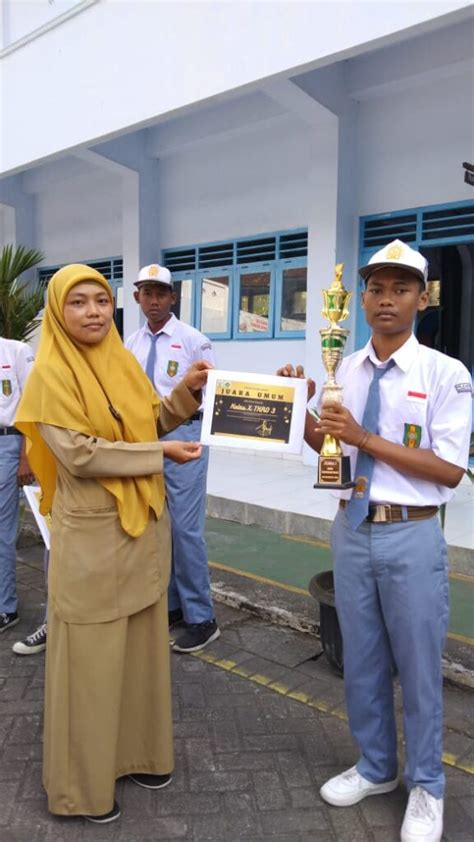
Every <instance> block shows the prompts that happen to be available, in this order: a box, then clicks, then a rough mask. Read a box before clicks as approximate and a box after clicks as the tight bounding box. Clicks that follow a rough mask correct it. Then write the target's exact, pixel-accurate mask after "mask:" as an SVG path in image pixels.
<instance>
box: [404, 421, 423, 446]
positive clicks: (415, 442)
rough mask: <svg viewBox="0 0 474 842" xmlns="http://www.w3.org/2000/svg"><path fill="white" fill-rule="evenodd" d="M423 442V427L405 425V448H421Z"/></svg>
mask: <svg viewBox="0 0 474 842" xmlns="http://www.w3.org/2000/svg"><path fill="white" fill-rule="evenodd" d="M420 442H421V427H419V426H418V424H405V429H404V433H403V444H404V445H405V447H410V448H412V447H419V446H420Z"/></svg>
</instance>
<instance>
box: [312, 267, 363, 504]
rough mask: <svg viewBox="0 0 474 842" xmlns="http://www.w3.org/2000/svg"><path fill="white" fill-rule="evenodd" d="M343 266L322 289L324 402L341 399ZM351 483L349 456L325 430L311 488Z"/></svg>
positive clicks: (345, 296) (346, 295)
mask: <svg viewBox="0 0 474 842" xmlns="http://www.w3.org/2000/svg"><path fill="white" fill-rule="evenodd" d="M343 269H344V264H343V263H338V264H337V266H336V268H335V273H334V280H333V282H332V284H331V286H330V287H329V289H324V290H323V298H324V307H323V310H322V314H323V316H324V318H325V319H328V320H329V327H324V328H321V330H320V331H319V332H320V334H321V347H322V356H323V363H324V367H325V369H326V371H327V373H328V379H327V381H326V383H325V384H324V385H323V389H322V403H323V406H324V404H325V403H329V401H332V402H334V403H342V386H339V385H338V384H337V383H336V371H337V369H338V368H339V366H340V364H341V361H342V356H343V353H344V346H345V344H346V340H347V337H348V336H349V331H348V330H346V329H345V328H343V327H339V325H338V322H340V321H344V319H347V317H348V315H349V310H348V309H347V305H348V304H349V301H350V300H351V298H352V292H348V291H347V290H346V289H344V287H343V285H342V272H343ZM354 485H355V483H354V482H352V480H351V465H350V460H349V456H344V455H343V452H342V449H341V445H340V444H339V442H338V440H337V439H336V438H334V436H330V435H328V433H326V435H325V436H324V441H323V446H322V448H321V451H320V455H319V462H318V481H317V482H316V483H315V485H314V488H352V487H353V486H354Z"/></svg>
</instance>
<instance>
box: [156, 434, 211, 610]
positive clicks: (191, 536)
mask: <svg viewBox="0 0 474 842" xmlns="http://www.w3.org/2000/svg"><path fill="white" fill-rule="evenodd" d="M200 437H201V421H191V422H190V423H189V424H182V425H181V426H180V427H178V428H177V429H176V430H173V432H172V433H168V435H166V436H163V440H164V441H166V440H179V441H199V439H200ZM208 462H209V450H208V448H207V447H204V448H203V453H202V456H201V458H200V459H196V460H195V461H192V462H187V463H186V464H185V465H177V464H176V463H175V462H172V461H171V459H165V482H166V494H167V499H168V508H169V512H170V518H171V532H172V541H173V563H172V568H171V578H170V584H169V588H168V608H169V610H170V611H175V610H176V609H178V608H181V610H182V612H183V615H184V619H185V621H186V623H206V622H208V621H209V620H212V619H213V618H214V608H213V604H212V598H211V583H210V578H209V565H208V560H207V548H206V542H205V539H204V526H205V518H206V480H207V466H208Z"/></svg>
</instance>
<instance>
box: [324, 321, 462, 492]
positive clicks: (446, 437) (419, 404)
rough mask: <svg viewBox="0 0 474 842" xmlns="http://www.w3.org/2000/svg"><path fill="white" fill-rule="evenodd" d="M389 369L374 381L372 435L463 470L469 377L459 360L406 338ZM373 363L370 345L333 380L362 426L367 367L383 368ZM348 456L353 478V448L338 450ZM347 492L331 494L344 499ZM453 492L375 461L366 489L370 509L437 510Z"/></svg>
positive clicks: (345, 362)
mask: <svg viewBox="0 0 474 842" xmlns="http://www.w3.org/2000/svg"><path fill="white" fill-rule="evenodd" d="M391 359H393V360H394V361H395V363H396V364H395V365H394V366H393V368H391V369H390V370H389V371H387V373H386V374H385V375H384V376H383V377H382V378H381V380H380V416H379V429H378V434H379V435H380V436H381V437H382V438H384V439H387V440H388V441H392V442H395V443H396V444H401V445H404V446H405V447H420V448H426V449H429V450H432V451H433V452H434V453H435V454H436V455H437V456H439V457H440V458H441V459H444V460H446V462H451V463H452V464H454V465H459V467H461V468H466V467H467V464H468V458H469V440H470V435H471V414H472V398H471V395H472V384H471V376H470V374H469V372H468V370H467V369H466V367H465V366H464V365H463V364H462V363H461V362H459V360H456V359H453V358H452V357H448V356H446V355H445V354H441V353H440V352H439V351H434V350H433V349H432V348H427V347H425V346H424V345H420V344H419V343H418V341H417V339H416V338H415V336H414V335H413V334H412V335H411V337H410V338H409V339H408V340H407V341H406V342H405V344H404V345H402V347H401V348H399V349H398V350H397V351H395V353H394V354H392V356H391ZM387 362H388V360H386V361H385V362H383V363H381V362H380V360H379V359H378V358H377V356H376V354H375V351H374V348H373V346H372V342H371V341H369V342H368V343H367V345H366V346H365V348H362V350H360V351H357V352H356V353H355V354H351V355H350V356H348V357H345V358H344V359H343V361H342V363H341V366H340V368H339V370H338V373H337V376H336V379H337V382H338V383H339V384H340V385H341V386H342V387H343V399H342V400H343V404H344V406H345V407H347V409H348V410H349V411H350V412H351V413H352V415H353V416H354V418H355V419H356V421H357V422H358V423H359V424H360V423H362V416H363V414H364V409H365V404H366V401H367V393H368V390H369V386H370V383H371V380H372V377H373V365H375V366H385V365H387ZM341 446H342V448H343V451H344V453H346V454H347V455H349V456H350V459H351V470H352V476H353V478H354V477H355V466H356V459H357V448H356V447H352V446H349V445H346V444H344V443H342V444H341ZM351 494H352V489H349V490H347V491H342V492H340V493H337V496H339V497H341V498H342V499H348V498H349V497H350V496H351ZM453 494H454V490H453V489H451V488H448V487H447V486H444V485H436V484H435V483H433V482H428V481H427V480H422V479H418V478H416V477H412V476H409V475H408V474H405V473H401V472H400V471H397V470H396V469H395V468H392V467H390V465H387V464H386V463H385V462H380V461H377V460H375V465H374V473H373V477H372V482H371V486H370V500H371V501H372V502H374V503H395V504H400V505H411V506H429V505H436V506H439V505H441V504H442V503H446V502H447V501H448V500H450V499H451V497H452V496H453Z"/></svg>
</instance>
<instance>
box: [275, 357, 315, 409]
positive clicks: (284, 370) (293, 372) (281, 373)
mask: <svg viewBox="0 0 474 842" xmlns="http://www.w3.org/2000/svg"><path fill="white" fill-rule="evenodd" d="M277 375H278V377H298V378H300V379H301V380H303V379H304V378H305V373H304V368H303V366H302V365H297V366H296V369H294V368H293V366H292V365H291V363H287V364H286V365H284V366H282V367H281V368H279V369H278V371H277ZM306 383H307V384H308V401H310V400H311V398H312V397H314V395H315V393H316V383H315V382H314V380H313V379H312V378H311V377H307V378H306Z"/></svg>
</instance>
